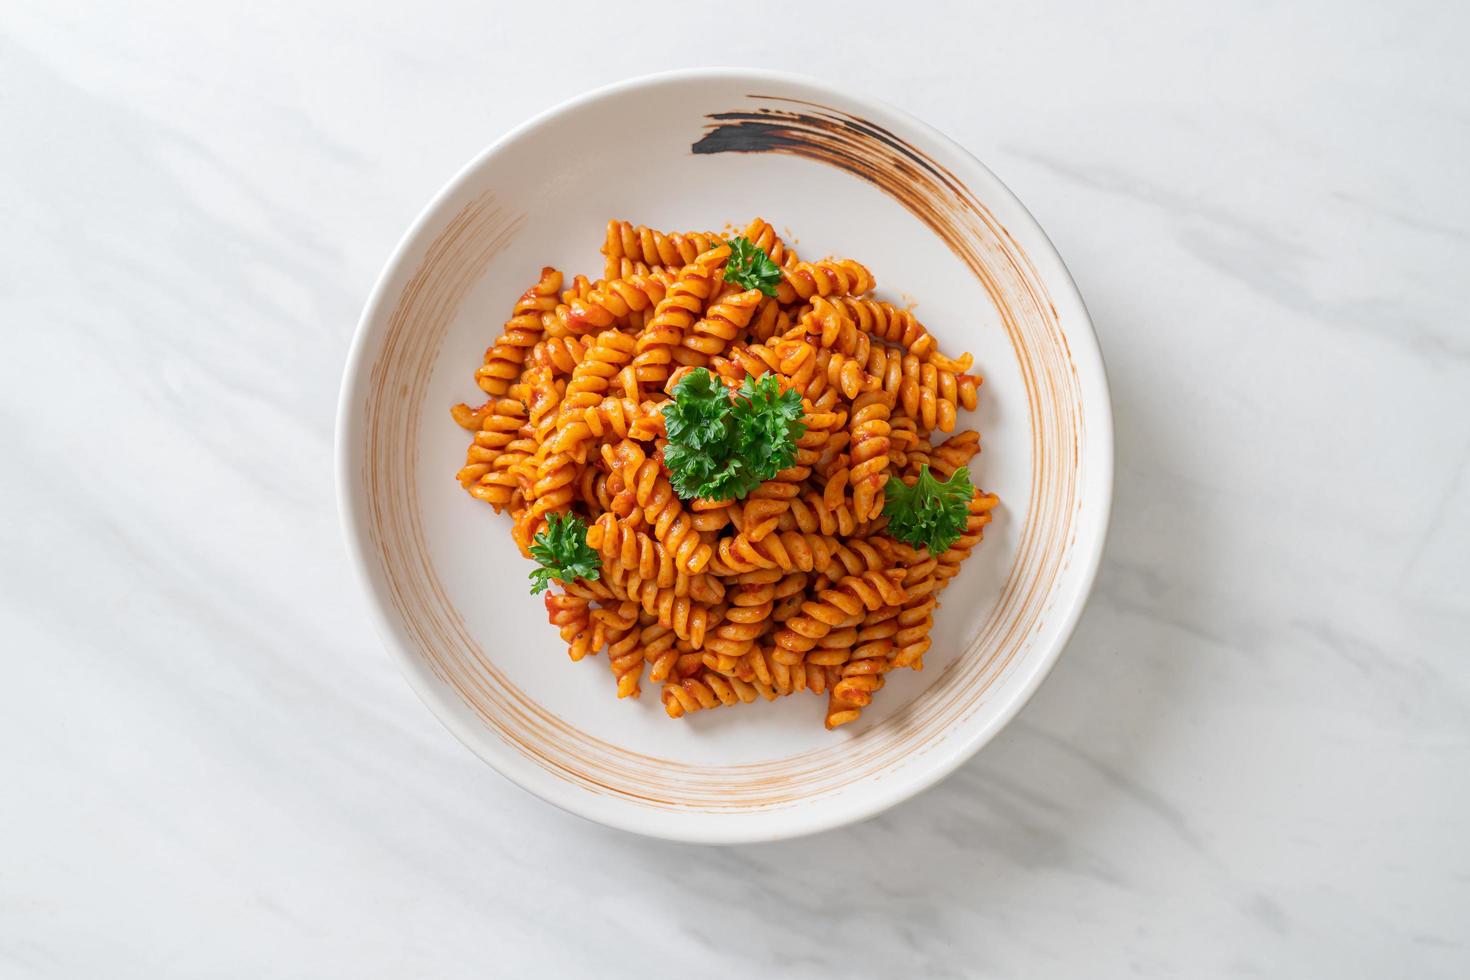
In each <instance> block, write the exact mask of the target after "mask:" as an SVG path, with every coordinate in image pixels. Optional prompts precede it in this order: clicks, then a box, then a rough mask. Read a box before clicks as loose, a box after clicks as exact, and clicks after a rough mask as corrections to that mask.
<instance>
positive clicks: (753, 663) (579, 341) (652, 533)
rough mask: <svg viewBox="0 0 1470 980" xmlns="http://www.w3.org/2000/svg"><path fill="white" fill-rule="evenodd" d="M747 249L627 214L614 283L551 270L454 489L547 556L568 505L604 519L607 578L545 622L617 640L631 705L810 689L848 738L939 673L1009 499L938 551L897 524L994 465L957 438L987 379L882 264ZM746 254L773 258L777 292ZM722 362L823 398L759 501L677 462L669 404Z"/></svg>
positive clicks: (721, 373)
mask: <svg viewBox="0 0 1470 980" xmlns="http://www.w3.org/2000/svg"><path fill="white" fill-rule="evenodd" d="M742 238H743V239H744V241H743V242H742V241H736V242H730V241H727V240H726V239H725V238H724V237H723V236H721V235H717V234H714V233H705V232H661V231H656V230H653V229H651V228H647V227H645V226H642V225H633V224H631V223H629V222H626V221H611V222H609V223H608V226H607V229H606V235H605V238H604V243H603V248H602V254H603V258H604V265H603V272H602V278H601V279H598V280H596V281H593V280H589V279H588V278H587V277H585V276H580V275H579V276H576V277H574V278H572V279H571V280H570V282H567V281H566V280H565V277H564V276H563V274H562V273H561V272H560V271H558V270H556V269H553V268H549V267H548V268H545V269H543V270H541V274H540V277H539V279H538V280H537V282H536V284H535V285H533V286H532V287H531V288H530V289H528V290H526V292H525V293H524V294H523V295H522V296H521V297H520V298H519V299H518V300H517V301H516V302H515V304H514V306H513V307H512V310H511V316H510V319H509V320H507V321H506V323H505V325H504V328H503V329H502V331H501V333H500V335H499V337H498V339H496V340H495V341H494V343H493V344H492V345H491V346H490V347H489V349H487V350H486V352H485V355H484V358H483V360H482V363H481V364H480V366H479V368H478V369H477V370H476V372H475V382H476V384H477V385H478V386H479V388H480V389H481V390H482V391H483V393H484V395H485V396H486V398H487V400H486V401H485V402H484V403H483V404H482V405H480V406H479V407H473V408H472V407H470V406H469V405H463V404H461V405H455V406H454V407H453V409H452V415H453V417H454V420H455V421H456V422H457V423H458V424H459V425H461V426H462V427H464V428H465V429H466V430H468V431H469V432H470V433H472V441H471V443H470V445H469V447H468V449H467V450H466V454H465V462H464V465H463V466H462V467H461V468H460V469H459V471H458V473H457V474H456V478H457V479H458V481H459V482H460V484H461V485H462V486H463V487H464V489H465V490H466V491H467V492H469V493H470V494H471V495H472V496H474V497H475V498H477V499H479V500H483V501H485V502H486V503H488V504H490V505H491V506H492V507H493V508H494V509H495V511H496V512H497V513H500V512H507V513H508V514H509V515H510V517H511V519H512V536H513V538H514V540H515V541H516V543H517V544H518V545H519V546H520V548H521V550H522V552H523V553H525V554H527V555H528V556H529V555H530V548H531V546H532V544H533V541H534V542H536V543H537V547H538V548H539V547H542V545H541V544H540V542H541V541H542V539H541V538H539V537H538V534H539V533H540V532H541V531H542V530H543V529H545V528H547V527H548V526H550V525H555V524H556V523H557V522H558V521H560V520H562V519H561V518H555V519H553V516H554V515H557V514H565V513H568V512H570V513H572V514H575V515H577V516H578V517H580V518H582V520H583V521H584V522H585V526H586V544H587V546H588V547H589V548H590V549H591V551H592V552H595V555H596V559H597V560H598V561H600V563H601V564H600V571H599V572H598V574H597V577H596V578H595V579H590V580H589V579H584V578H576V579H574V580H572V581H568V582H560V581H559V580H558V583H557V584H555V587H554V588H553V589H552V590H551V591H550V592H548V593H547V595H546V596H545V600H544V601H545V606H546V611H547V617H548V619H549V620H550V623H551V625H552V626H553V627H554V628H555V629H556V630H557V631H558V633H559V634H560V636H561V639H562V641H563V642H564V643H565V644H566V647H567V651H568V653H569V655H570V656H571V658H572V659H573V660H581V659H583V658H584V657H587V656H589V655H594V654H597V653H600V652H602V651H603V650H606V652H607V655H608V663H609V666H610V667H611V672H612V675H613V678H614V681H615V684H616V691H617V695H618V697H638V696H639V694H640V688H641V686H642V684H643V682H644V681H645V680H647V681H648V682H651V683H653V684H655V685H657V686H658V687H659V689H660V691H659V700H660V702H661V703H662V705H663V707H664V710H665V711H666V712H667V713H668V714H669V715H670V716H671V717H675V718H678V717H682V716H684V715H686V714H690V713H692V712H697V711H703V710H707V709H710V708H716V707H722V706H731V705H737V704H748V703H751V702H754V701H757V700H762V699H764V700H773V699H775V698H777V697H783V696H786V695H790V694H795V693H798V692H802V691H809V692H812V693H815V694H818V695H821V696H823V697H825V698H826V709H825V714H824V718H825V722H826V725H827V727H828V728H835V727H837V726H839V725H843V724H847V723H848V722H851V721H853V720H854V719H856V718H858V717H859V715H860V714H861V712H862V709H863V708H864V707H866V706H867V705H868V704H869V703H870V702H871V701H872V699H873V696H874V695H875V694H876V693H877V692H878V691H879V690H880V689H881V688H882V687H883V683H884V677H885V675H886V674H887V673H889V672H890V671H892V670H896V669H899V668H905V667H906V668H910V669H914V670H918V669H922V667H923V664H924V655H925V653H926V652H927V651H928V650H929V647H930V631H931V630H932V628H933V625H934V612H935V610H936V609H937V608H938V605H939V601H938V600H939V596H940V594H941V593H942V592H943V590H944V588H945V587H946V586H947V585H948V584H949V582H950V580H951V579H952V578H953V577H954V576H955V575H956V574H957V573H958V571H959V567H960V565H961V563H962V562H963V561H964V559H965V558H966V557H968V555H969V554H970V552H971V551H972V550H973V549H974V548H975V546H976V545H978V544H979V543H980V541H981V539H982V537H983V535H984V529H985V526H986V525H987V524H989V523H990V521H991V519H992V517H993V514H994V511H995V508H996V506H997V505H998V503H999V500H998V498H997V497H996V496H995V495H994V494H989V493H984V492H982V491H980V490H973V493H971V495H970V497H969V501H968V504H966V505H965V507H964V511H963V515H962V514H961V512H960V505H961V503H962V502H963V501H964V499H965V498H964V496H963V494H962V493H957V495H956V496H954V497H953V498H952V502H951V510H952V516H951V523H950V525H949V527H950V529H951V530H950V535H949V537H948V538H945V539H944V541H949V540H953V539H954V535H955V534H958V535H959V537H958V539H957V540H954V543H953V544H952V545H951V546H950V547H949V548H948V549H947V550H945V551H943V552H941V553H938V554H932V555H931V554H930V553H929V551H928V550H927V549H926V548H923V547H914V546H913V545H911V544H906V543H904V542H903V541H901V540H899V539H898V538H896V537H894V536H893V535H894V534H895V533H898V530H897V529H898V528H899V527H900V525H899V524H897V523H895V525H894V529H895V530H893V531H890V529H889V526H888V525H889V521H890V517H889V516H888V513H885V500H886V498H887V496H888V495H889V494H890V493H891V494H895V495H898V496H902V494H903V493H904V492H905V491H906V490H908V491H909V492H910V493H913V492H915V491H913V490H911V489H910V488H913V487H914V486H915V484H916V482H917V481H919V479H920V474H921V473H922V472H923V471H924V468H925V467H927V468H928V470H929V472H930V473H931V474H932V475H933V477H934V478H937V479H939V480H945V481H947V480H949V479H950V477H951V476H953V475H954V474H955V473H956V471H957V470H958V469H959V468H960V467H964V466H967V465H968V464H969V462H970V461H971V459H972V458H973V457H974V456H975V454H976V453H978V452H979V450H980V439H979V435H978V434H977V433H975V432H973V431H970V430H961V431H956V427H957V425H958V423H959V416H960V413H961V412H964V411H968V410H973V409H974V408H975V403H976V389H977V386H978V385H979V384H980V378H979V377H978V376H976V375H973V374H971V373H970V369H971V366H972V365H973V363H974V359H973V357H972V356H971V355H970V354H962V355H961V356H960V357H957V358H951V357H949V356H946V355H945V354H943V353H941V352H940V350H939V348H938V345H937V343H936V340H935V337H934V335H933V334H931V333H930V332H929V330H928V329H927V328H926V327H925V326H924V325H923V324H922V323H920V322H919V320H918V319H917V318H916V317H915V316H914V315H913V313H912V312H910V311H909V310H906V309H903V308H900V307H897V306H894V305H893V304H892V303H889V302H885V301H883V300H880V299H876V298H874V297H873V296H872V295H871V293H872V291H873V289H874V288H875V286H876V283H875V281H874V278H873V275H872V273H871V272H869V270H868V269H867V267H865V266H863V265H861V264H860V263H858V262H855V261H853V260H851V259H844V258H825V259H820V260H817V261H803V260H801V259H800V258H798V257H797V255H796V253H795V252H794V251H792V249H791V248H790V247H789V246H788V245H787V244H786V243H785V242H783V241H782V240H781V238H780V236H779V235H778V234H777V233H776V231H775V229H774V228H773V227H772V226H771V225H770V224H769V223H768V222H766V221H764V220H761V219H759V218H757V219H756V220H755V221H753V222H751V223H750V224H749V225H748V226H746V228H745V229H744V231H743V234H742ZM737 244H738V245H739V247H740V249H745V250H746V251H745V253H744V256H745V258H748V257H749V256H751V255H755V254H756V253H755V252H752V251H750V250H749V249H750V247H751V246H753V247H754V249H757V250H759V252H762V253H764V257H762V256H759V255H757V256H756V257H757V258H759V259H760V261H761V262H762V263H766V265H765V268H766V270H768V274H769V281H768V282H766V283H765V284H763V285H762V287H761V288H750V287H748V285H747V284H748V283H749V282H750V281H751V280H750V279H749V278H742V276H743V275H744V274H743V273H742V272H741V271H739V269H738V267H737V265H736V263H737V261H744V260H745V259H739V258H732V255H733V254H734V253H733V252H732V249H734V248H735V245H737ZM767 259H769V262H767ZM727 269H729V270H733V271H730V273H729V274H730V275H731V277H732V278H730V279H728V280H727V279H726V273H727ZM763 290H764V291H763ZM701 368H708V369H709V370H710V371H711V372H712V373H713V374H714V375H715V377H716V378H718V379H719V380H720V381H722V382H724V384H725V385H726V386H728V387H729V388H730V389H732V390H733V389H735V388H737V387H738V386H740V385H741V384H742V383H743V382H745V381H746V379H748V378H763V377H765V376H767V375H772V374H774V375H775V377H776V379H777V383H778V385H779V390H781V391H795V392H797V393H798V394H799V395H800V397H801V413H800V414H801V417H802V419H801V420H802V424H803V428H802V429H801V430H800V434H799V437H797V438H795V439H794V457H793V456H792V455H789V454H788V455H785V456H783V457H781V462H780V463H774V464H772V469H774V467H775V466H777V465H783V464H784V463H785V462H786V460H792V463H791V465H790V466H788V467H787V468H786V469H783V470H781V471H780V472H777V473H776V474H775V476H774V477H772V478H771V479H768V480H765V481H763V482H761V483H760V484H759V485H758V486H756V487H755V489H753V490H751V491H750V492H749V493H746V494H745V495H744V496H743V497H741V498H740V499H731V500H706V499H688V500H683V499H681V498H680V497H679V496H678V494H677V493H676V492H675V490H674V483H673V482H671V478H670V472H669V470H668V468H667V466H666V464H665V462H664V450H665V447H666V446H667V444H668V438H669V433H671V432H672V433H674V435H675V436H676V438H677V436H678V433H677V432H674V430H673V428H672V427H671V426H670V427H666V424H665V416H664V412H663V410H664V408H665V406H666V405H668V404H669V402H670V400H671V393H672V392H673V390H674V387H675V385H677V384H678V383H679V382H680V380H681V379H682V378H684V377H685V376H687V375H688V374H689V372H691V371H697V370H699V369H701ZM716 390H719V389H718V388H717V389H716ZM787 397H790V398H791V399H792V403H791V413H792V417H793V418H794V416H795V414H796V408H795V400H794V399H795V397H796V396H787ZM681 398H682V395H681ZM793 424H794V423H793ZM793 431H795V430H794V429H793ZM936 433H953V435H950V436H949V437H948V438H946V439H943V441H936V440H937V439H938V438H941V437H937V436H936ZM789 445H790V444H788V446H789ZM770 471H771V470H769V469H768V470H766V473H769V472H770ZM759 475H765V474H759ZM759 475H758V476H759ZM758 476H757V478H758ZM960 479H961V480H962V479H963V477H960ZM900 483H902V486H900V485H899V484H900ZM751 484H754V480H752V481H751ZM678 485H679V486H680V487H685V486H686V484H683V483H680V484H678ZM955 486H961V487H963V486H965V485H964V484H962V483H960V484H955ZM970 489H973V488H970ZM702 492H711V491H708V490H706V491H702ZM742 492H743V491H742ZM897 506H898V507H899V508H900V509H901V507H902V504H901V503H900V504H898V505H897ZM892 513H900V511H892ZM901 516H902V515H901V513H900V517H899V518H894V519H895V520H899V519H901ZM961 516H963V518H964V524H963V529H962V530H961V528H960V523H959V522H960V518H961ZM548 522H550V525H549V524H548ZM578 527H579V528H580V527H581V525H578ZM580 533H581V532H580V530H579V531H578V532H577V538H576V540H580ZM910 540H912V539H910ZM943 543H944V542H943V541H942V542H940V545H939V546H942V544H943ZM591 567H597V566H596V563H595V562H594V563H593V565H592V566H591ZM542 574H545V573H542ZM572 574H591V572H590V570H589V571H585V572H574V573H572ZM569 577H570V576H569Z"/></svg>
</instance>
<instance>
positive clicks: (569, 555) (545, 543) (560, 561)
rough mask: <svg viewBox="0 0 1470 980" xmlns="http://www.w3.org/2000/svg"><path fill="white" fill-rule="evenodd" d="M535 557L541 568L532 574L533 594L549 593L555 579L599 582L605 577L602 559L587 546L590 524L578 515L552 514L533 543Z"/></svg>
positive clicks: (559, 580)
mask: <svg viewBox="0 0 1470 980" xmlns="http://www.w3.org/2000/svg"><path fill="white" fill-rule="evenodd" d="M531 557H532V558H534V559H536V560H537V561H538V562H540V563H541V566H542V567H541V568H538V569H536V570H535V571H533V572H532V573H531V594H532V595H535V594H537V593H538V592H544V591H546V587H547V586H549V585H550V584H551V580H552V579H556V580H557V581H558V582H570V581H572V580H573V579H579V578H585V579H595V578H597V577H598V576H599V575H601V574H602V559H601V558H600V557H599V556H598V554H597V552H595V551H593V550H592V548H591V546H589V545H588V544H587V525H586V523H584V522H583V520H582V518H580V517H577V516H576V515H574V514H552V515H551V516H550V517H548V518H547V519H546V526H545V527H543V528H542V529H541V530H540V531H538V532H536V537H535V540H533V541H532V542H531Z"/></svg>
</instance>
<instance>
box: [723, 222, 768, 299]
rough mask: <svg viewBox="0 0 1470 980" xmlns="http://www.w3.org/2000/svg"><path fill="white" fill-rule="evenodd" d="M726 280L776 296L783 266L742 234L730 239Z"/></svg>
mask: <svg viewBox="0 0 1470 980" xmlns="http://www.w3.org/2000/svg"><path fill="white" fill-rule="evenodd" d="M725 281H726V282H733V283H734V284H735V285H737V286H739V287H741V288H742V289H759V290H760V291H761V292H763V293H765V294H766V295H767V296H775V295H776V286H777V285H779V284H780V282H781V267H780V266H779V265H777V264H776V263H774V262H772V261H771V257H770V256H769V255H767V254H766V253H765V250H763V249H762V248H760V247H759V246H757V245H756V243H755V242H753V241H751V240H750V239H749V238H746V237H745V236H744V235H741V236H740V237H739V238H733V239H731V240H730V259H729V261H727V262H726V263H725Z"/></svg>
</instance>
